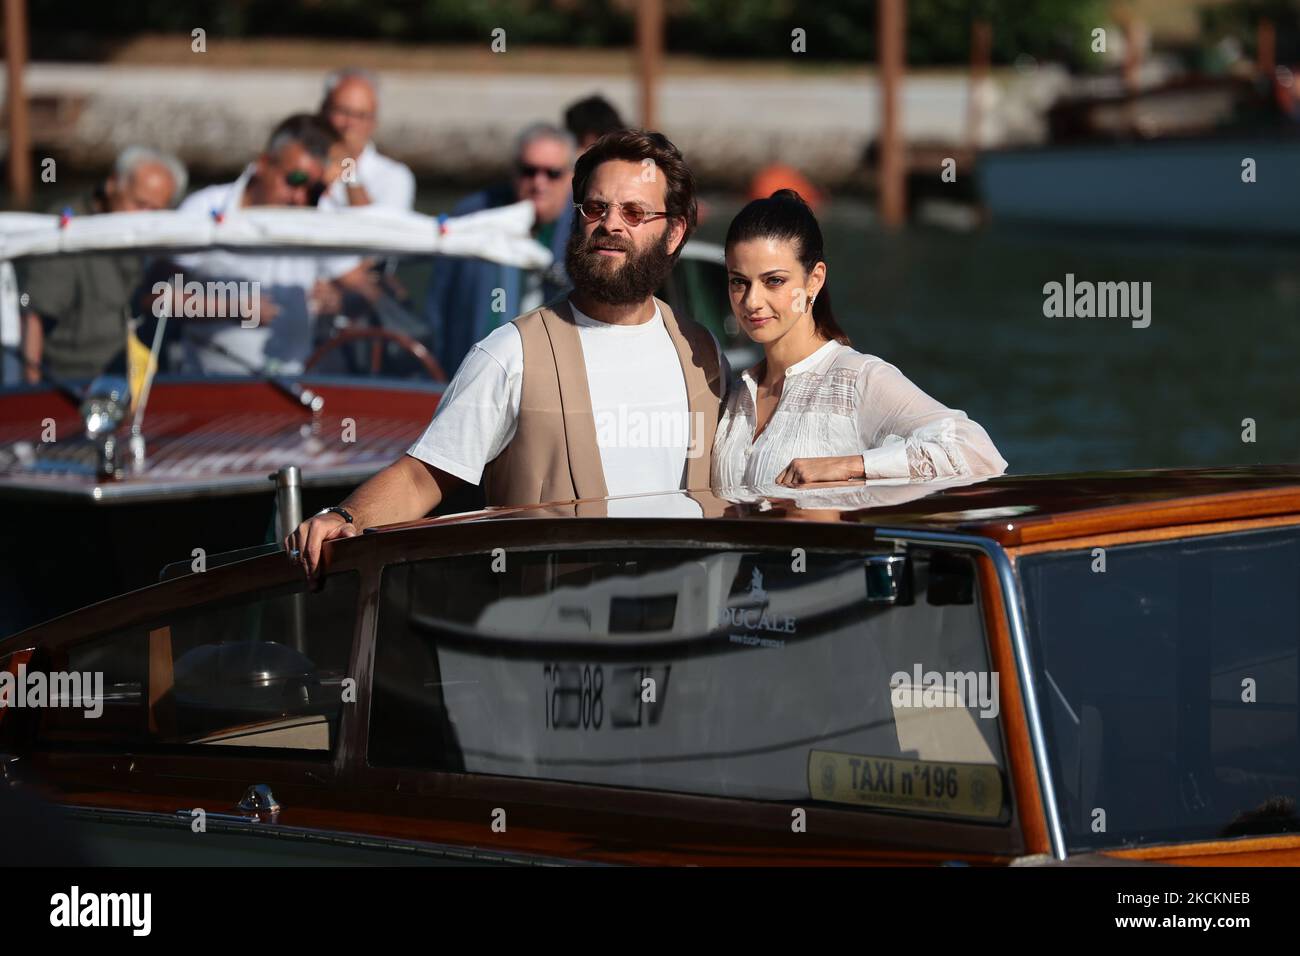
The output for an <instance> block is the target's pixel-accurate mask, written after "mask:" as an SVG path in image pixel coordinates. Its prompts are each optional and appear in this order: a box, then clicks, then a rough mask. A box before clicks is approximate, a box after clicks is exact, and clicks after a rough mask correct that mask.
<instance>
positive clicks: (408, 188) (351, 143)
mask: <svg viewBox="0 0 1300 956" xmlns="http://www.w3.org/2000/svg"><path fill="white" fill-rule="evenodd" d="M320 112H321V116H323V117H324V118H325V121H326V122H327V123H329V124H330V126H332V127H334V131H335V132H336V133H338V134H339V139H340V140H342V143H343V150H342V152H343V157H342V161H341V164H342V169H341V171H340V175H339V178H338V179H336V180H335V181H334V183H333V185H331V186H330V188H329V189H328V190H327V191H326V193H325V195H324V196H322V197H321V203H320V204H321V207H322V208H336V209H337V208H343V207H346V206H369V205H375V206H380V207H383V208H387V209H411V208H413V207H414V206H415V176H414V175H412V174H411V170H410V169H409V168H407V167H406V166H405V165H404V164H402V163H399V162H398V161H397V160H395V159H390V158H389V157H387V156H385V155H383V154H382V153H380V152H379V150H377V149H375V144H374V140H373V137H374V135H375V125H376V122H377V119H378V116H379V81H378V80H377V79H376V77H375V75H374V74H373V73H371V72H370V71H369V70H360V69H355V68H351V69H346V70H335V71H334V72H333V73H331V74H330V75H329V76H327V77H326V78H325V96H324V99H322V100H321V107H320Z"/></svg>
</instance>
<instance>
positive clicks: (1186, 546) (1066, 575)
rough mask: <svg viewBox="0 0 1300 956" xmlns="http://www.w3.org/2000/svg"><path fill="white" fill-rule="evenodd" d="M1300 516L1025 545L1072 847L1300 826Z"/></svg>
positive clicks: (1032, 615)
mask: <svg viewBox="0 0 1300 956" xmlns="http://www.w3.org/2000/svg"><path fill="white" fill-rule="evenodd" d="M1297 568H1300V532H1297V530H1296V529H1295V528H1285V529H1273V530H1266V531H1252V532H1249V533H1238V534H1225V535H1216V536H1203V537H1196V538H1187V539H1182V540H1175V541H1159V542H1151V543H1139V544H1128V545H1122V546H1116V547H1109V548H1105V549H1085V550H1079V551H1071V552H1068V553H1052V554H1039V555H1030V556H1027V557H1024V558H1022V559H1021V561H1020V562H1019V570H1020V574H1021V577H1022V579H1023V580H1024V588H1025V603H1026V608H1027V611H1028V626H1029V634H1030V638H1031V642H1032V647H1033V659H1034V663H1035V667H1036V670H1037V684H1038V694H1039V700H1040V702H1041V705H1040V710H1041V711H1042V714H1043V720H1044V724H1045V726H1046V730H1047V736H1048V741H1049V744H1048V751H1049V754H1050V757H1051V764H1052V772H1053V775H1054V777H1055V784H1056V791H1057V799H1058V802H1059V803H1060V806H1061V813H1062V818H1063V824H1064V829H1065V834H1066V839H1067V842H1068V844H1069V847H1070V849H1072V850H1088V849H1096V848H1100V847H1113V846H1120V845H1125V844H1144V843H1162V842H1172V841H1186V840H1211V839H1222V838H1225V837H1234V836H1244V835H1247V834H1266V833H1285V832H1294V831H1297V830H1300V819H1298V818H1297V817H1296V813H1295V801H1296V798H1297V796H1300V793H1298V791H1300V778H1298V777H1297V768H1298V767H1300V745H1298V742H1297V735H1296V726H1297V714H1298V711H1297V707H1296V674H1297V645H1298V644H1300V597H1297V595H1298V594H1300V591H1298V590H1297V588H1296V569H1297Z"/></svg>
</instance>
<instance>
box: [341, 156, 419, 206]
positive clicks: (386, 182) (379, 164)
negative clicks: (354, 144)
mask: <svg viewBox="0 0 1300 956" xmlns="http://www.w3.org/2000/svg"><path fill="white" fill-rule="evenodd" d="M356 173H357V182H358V183H359V184H360V185H362V186H364V187H365V188H366V192H367V193H368V194H369V195H370V203H371V205H373V206H379V207H381V208H384V209H405V210H408V211H409V210H411V209H413V208H414V207H415V176H414V174H412V172H411V170H410V168H409V167H407V165H406V164H405V163H399V162H398V161H397V160H395V159H389V158H388V157H387V156H385V155H383V154H382V153H381V152H379V150H377V149H375V144H374V143H366V148H365V149H363V150H362V151H361V155H360V156H358V157H357V170H356ZM349 205H350V204H349V203H348V189H347V185H346V184H345V183H344V182H343V180H342V178H340V179H336V180H335V181H334V183H333V185H332V186H330V188H329V189H328V190H327V191H326V192H325V194H324V195H323V196H321V198H320V207H321V208H322V209H331V208H332V209H347V208H348V207H349Z"/></svg>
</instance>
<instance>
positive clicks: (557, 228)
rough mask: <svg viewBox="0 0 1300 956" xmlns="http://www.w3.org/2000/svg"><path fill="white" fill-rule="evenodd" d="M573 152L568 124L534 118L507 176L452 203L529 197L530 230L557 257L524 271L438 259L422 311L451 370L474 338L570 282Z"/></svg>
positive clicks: (470, 207)
mask: <svg viewBox="0 0 1300 956" xmlns="http://www.w3.org/2000/svg"><path fill="white" fill-rule="evenodd" d="M575 152H576V149H575V146H574V141H573V136H572V135H571V134H570V133H569V132H568V131H566V130H563V129H560V128H559V127H558V126H553V125H551V124H550V123H534V124H533V125H532V126H529V127H527V128H526V129H524V131H523V132H521V133H520V134H519V136H518V138H517V139H516V141H515V151H514V161H513V164H512V167H511V180H510V181H509V182H505V183H501V184H499V185H497V186H494V187H491V188H489V189H485V190H483V191H482V192H478V193H475V194H473V195H472V196H469V197H467V198H465V199H463V200H461V202H460V203H458V204H457V205H456V207H455V208H454V209H453V210H452V213H451V214H452V215H453V216H463V215H465V214H467V213H471V212H478V211H479V210H481V209H491V208H493V207H496V206H507V205H510V204H511V203H516V202H520V201H521V200H525V199H527V200H529V201H530V202H531V203H532V204H533V207H534V209H535V210H536V214H537V219H536V222H535V223H534V224H533V237H534V238H535V239H536V240H537V241H538V242H540V243H541V244H542V245H544V246H546V247H547V248H549V249H550V250H551V252H552V253H553V254H554V256H555V264H554V265H553V266H552V267H551V268H550V269H547V270H544V271H542V270H536V271H529V270H523V269H519V268H516V267H514V266H503V265H499V264H497V263H494V262H486V261H484V260H482V259H459V258H448V257H442V258H439V259H438V260H437V261H436V262H435V264H434V267H433V274H432V277H431V279H430V282H429V297H428V303H427V309H426V311H427V315H428V319H429V323H430V326H431V328H432V332H433V348H434V352H435V353H436V354H437V356H438V359H439V361H441V362H442V365H443V367H444V368H446V369H447V370H448V371H454V370H455V369H456V368H458V367H459V366H460V363H461V361H462V360H463V359H464V358H465V356H466V354H467V353H468V352H469V350H470V348H471V347H472V346H473V345H474V343H475V342H477V341H478V340H479V339H481V338H483V336H485V335H487V334H488V333H489V332H491V331H492V330H493V329H495V328H497V327H499V326H501V325H504V324H505V323H507V322H509V321H510V320H511V319H512V318H514V317H515V316H516V315H519V314H520V313H522V312H528V311H530V310H531V309H535V308H537V306H539V305H541V304H542V303H543V302H545V301H547V300H548V299H551V298H553V297H554V296H556V295H558V294H559V293H561V292H563V291H564V290H565V289H567V288H568V287H569V278H568V276H567V275H566V274H565V272H564V244H565V242H566V241H567V240H568V238H569V231H570V229H571V228H572V226H573V193H572V189H571V184H572V181H573V160H574V155H575ZM497 290H501V291H500V292H498V291H497Z"/></svg>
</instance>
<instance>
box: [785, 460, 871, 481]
mask: <svg viewBox="0 0 1300 956" xmlns="http://www.w3.org/2000/svg"><path fill="white" fill-rule="evenodd" d="M864 477H866V473H865V472H864V471H863V468H862V456H861V455H840V456H838V457H831V458H796V459H795V460H794V461H792V462H790V464H788V465H786V467H785V471H783V472H781V474H779V475H777V476H776V483H777V484H778V485H791V486H793V485H806V484H809V483H811V482H814V481H852V480H853V479H855V478H864Z"/></svg>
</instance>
